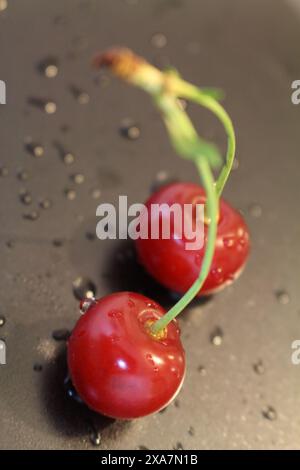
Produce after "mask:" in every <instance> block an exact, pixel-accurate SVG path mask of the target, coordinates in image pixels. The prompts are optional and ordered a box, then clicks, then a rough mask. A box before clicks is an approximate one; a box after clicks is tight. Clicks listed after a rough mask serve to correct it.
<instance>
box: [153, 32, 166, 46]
mask: <svg viewBox="0 0 300 470" xmlns="http://www.w3.org/2000/svg"><path fill="white" fill-rule="evenodd" d="M151 44H152V46H154V47H157V48H158V49H162V48H163V47H165V46H166V45H167V38H166V36H165V35H164V34H163V33H155V34H153V36H152V38H151Z"/></svg>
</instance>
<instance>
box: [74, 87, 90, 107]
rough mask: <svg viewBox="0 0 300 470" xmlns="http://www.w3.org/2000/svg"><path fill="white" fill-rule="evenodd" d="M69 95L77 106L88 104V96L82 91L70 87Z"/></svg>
mask: <svg viewBox="0 0 300 470" xmlns="http://www.w3.org/2000/svg"><path fill="white" fill-rule="evenodd" d="M70 90H71V93H72V95H73V96H74V98H75V99H76V100H77V102H78V103H79V104H83V105H84V104H88V103H89V101H90V96H89V94H88V93H86V92H85V91H83V90H80V89H79V88H77V87H76V86H71V87H70Z"/></svg>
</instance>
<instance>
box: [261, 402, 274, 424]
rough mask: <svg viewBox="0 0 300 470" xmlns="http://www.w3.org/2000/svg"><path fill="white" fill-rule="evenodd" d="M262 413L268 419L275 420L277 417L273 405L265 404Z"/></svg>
mask: <svg viewBox="0 0 300 470" xmlns="http://www.w3.org/2000/svg"><path fill="white" fill-rule="evenodd" d="M262 415H263V417H264V418H266V419H268V420H269V421H275V420H276V419H277V411H276V410H275V408H273V406H267V407H266V408H264V409H263V410H262Z"/></svg>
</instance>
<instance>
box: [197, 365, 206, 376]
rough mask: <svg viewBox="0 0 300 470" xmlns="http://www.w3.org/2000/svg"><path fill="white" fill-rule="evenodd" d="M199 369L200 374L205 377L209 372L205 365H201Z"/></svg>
mask: <svg viewBox="0 0 300 470" xmlns="http://www.w3.org/2000/svg"><path fill="white" fill-rule="evenodd" d="M197 370H198V372H199V374H200V375H202V376H203V377H204V376H205V375H206V374H207V372H206V369H205V367H204V366H199V367H198V369H197Z"/></svg>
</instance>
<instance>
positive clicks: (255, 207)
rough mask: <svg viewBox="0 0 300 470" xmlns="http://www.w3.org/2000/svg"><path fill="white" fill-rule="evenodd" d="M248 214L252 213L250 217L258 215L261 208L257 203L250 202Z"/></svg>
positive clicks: (260, 212)
mask: <svg viewBox="0 0 300 470" xmlns="http://www.w3.org/2000/svg"><path fill="white" fill-rule="evenodd" d="M249 214H250V215H252V217H260V216H261V214H262V208H261V206H260V205H259V204H251V205H250V206H249Z"/></svg>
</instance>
